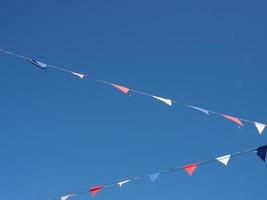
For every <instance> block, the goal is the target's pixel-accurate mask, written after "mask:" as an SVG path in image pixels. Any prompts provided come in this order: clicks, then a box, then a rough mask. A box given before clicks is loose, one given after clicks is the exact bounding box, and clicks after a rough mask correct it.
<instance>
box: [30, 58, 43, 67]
mask: <svg viewBox="0 0 267 200" xmlns="http://www.w3.org/2000/svg"><path fill="white" fill-rule="evenodd" d="M27 61H28V62H29V63H31V64H33V65H35V66H36V67H39V68H40V69H45V68H46V67H47V64H44V63H42V62H40V61H37V60H33V59H30V58H28V59H27Z"/></svg>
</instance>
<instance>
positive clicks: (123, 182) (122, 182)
mask: <svg viewBox="0 0 267 200" xmlns="http://www.w3.org/2000/svg"><path fill="white" fill-rule="evenodd" d="M130 181H131V180H126V181H121V182H119V183H118V185H119V186H120V187H121V186H122V185H123V184H125V183H128V182H130Z"/></svg>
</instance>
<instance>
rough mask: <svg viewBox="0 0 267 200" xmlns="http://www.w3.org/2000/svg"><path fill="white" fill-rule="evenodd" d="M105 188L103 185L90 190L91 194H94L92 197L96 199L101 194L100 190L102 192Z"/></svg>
mask: <svg viewBox="0 0 267 200" xmlns="http://www.w3.org/2000/svg"><path fill="white" fill-rule="evenodd" d="M103 187H104V186H103V185H98V186H95V187H92V188H90V192H91V194H92V197H94V196H95V195H96V194H97V193H98V192H100V190H102V189H103Z"/></svg>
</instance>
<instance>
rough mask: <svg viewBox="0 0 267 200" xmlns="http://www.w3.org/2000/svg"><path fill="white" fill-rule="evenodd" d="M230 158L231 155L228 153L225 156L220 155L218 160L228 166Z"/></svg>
mask: <svg viewBox="0 0 267 200" xmlns="http://www.w3.org/2000/svg"><path fill="white" fill-rule="evenodd" d="M230 158H231V155H230V154H228V155H225V156H221V157H218V158H216V160H218V161H219V162H221V163H222V164H224V165H225V166H226V165H227V164H228V162H229V160H230Z"/></svg>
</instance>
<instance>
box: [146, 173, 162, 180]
mask: <svg viewBox="0 0 267 200" xmlns="http://www.w3.org/2000/svg"><path fill="white" fill-rule="evenodd" d="M159 175H160V173H155V174H151V175H149V179H150V181H151V182H155V181H156V180H157V178H158V177H159Z"/></svg>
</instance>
